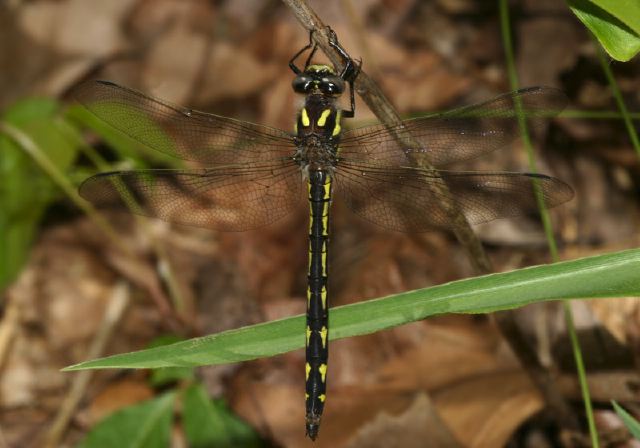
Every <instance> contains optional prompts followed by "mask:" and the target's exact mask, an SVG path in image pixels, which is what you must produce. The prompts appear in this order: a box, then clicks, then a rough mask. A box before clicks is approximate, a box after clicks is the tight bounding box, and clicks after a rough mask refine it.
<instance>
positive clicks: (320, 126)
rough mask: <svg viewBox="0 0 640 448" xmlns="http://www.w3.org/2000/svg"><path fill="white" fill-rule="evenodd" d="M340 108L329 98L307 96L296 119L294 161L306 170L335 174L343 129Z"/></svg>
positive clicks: (333, 99) (326, 96)
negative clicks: (332, 172)
mask: <svg viewBox="0 0 640 448" xmlns="http://www.w3.org/2000/svg"><path fill="white" fill-rule="evenodd" d="M340 115H341V114H340V109H339V108H338V107H337V106H336V104H335V98H334V97H332V96H328V95H322V94H320V95H316V94H312V95H307V98H306V100H305V104H304V107H302V109H300V111H299V112H298V116H297V119H296V138H295V143H296V146H297V148H298V150H297V152H296V156H295V159H296V161H297V162H298V164H299V165H300V167H301V168H302V169H303V172H308V170H318V169H322V170H328V171H333V168H335V164H336V154H337V151H338V142H339V140H340V134H341V132H342V128H341V126H340Z"/></svg>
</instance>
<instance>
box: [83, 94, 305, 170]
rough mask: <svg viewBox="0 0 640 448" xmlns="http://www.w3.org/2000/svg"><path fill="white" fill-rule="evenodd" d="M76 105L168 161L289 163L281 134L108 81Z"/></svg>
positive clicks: (286, 139)
mask: <svg viewBox="0 0 640 448" xmlns="http://www.w3.org/2000/svg"><path fill="white" fill-rule="evenodd" d="M74 93H75V97H76V99H77V100H78V101H79V102H80V103H81V104H82V105H83V106H84V107H86V108H87V109H88V110H89V111H91V112H92V113H93V114H95V115H96V116H97V117H98V118H100V119H101V120H103V121H105V122H106V123H108V124H110V125H111V126H113V127H114V128H116V129H118V130H120V131H122V132H124V133H125V134H126V135H128V136H129V137H131V138H133V139H134V140H136V141H138V142H140V143H142V144H143V145H146V146H148V147H150V148H153V149H155V150H156V151H160V152H163V153H166V154H169V155H171V156H173V157H176V158H179V159H184V160H191V161H196V162H200V163H202V164H204V165H209V166H211V165H228V164H235V163H243V162H245V163H246V162H267V161H274V160H281V159H283V158H291V156H292V155H293V153H294V152H295V146H294V144H293V140H292V137H291V136H290V135H289V134H287V133H286V132H284V131H281V130H279V129H275V128H270V127H267V126H260V125H257V124H253V123H248V122H244V121H239V120H234V119H232V118H227V117H221V116H218V115H213V114H208V113H205V112H198V111H195V110H191V109H186V108H182V107H178V106H173V105H171V104H168V103H166V102H164V101H162V100H159V99H156V98H152V97H150V96H147V95H145V94H143V93H141V92H138V91H136V90H133V89H129V88H127V87H122V86H119V85H117V84H114V83H112V82H108V81H95V82H88V83H85V84H83V85H81V86H80V87H79V88H78V89H77V90H76V92H74Z"/></svg>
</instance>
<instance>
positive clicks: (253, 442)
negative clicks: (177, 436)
mask: <svg viewBox="0 0 640 448" xmlns="http://www.w3.org/2000/svg"><path fill="white" fill-rule="evenodd" d="M183 400H184V401H183V409H184V411H183V412H184V415H183V422H184V431H185V435H186V436H187V440H188V441H189V446H190V447H191V448H211V447H220V448H222V447H236V446H241V447H248V448H251V447H259V446H262V443H261V441H260V439H259V438H258V436H257V434H256V433H255V431H254V430H253V428H251V427H250V426H249V425H247V424H246V423H245V422H243V421H242V420H240V419H239V418H238V417H236V416H235V415H234V414H233V413H232V412H231V411H230V410H229V409H228V408H227V406H226V405H225V403H224V402H223V401H222V400H213V401H212V400H211V399H210V398H209V396H208V395H207V392H206V391H205V390H204V388H203V387H202V386H201V385H199V384H194V385H192V386H190V387H189V388H188V389H187V390H186V391H185V392H184V398H183Z"/></svg>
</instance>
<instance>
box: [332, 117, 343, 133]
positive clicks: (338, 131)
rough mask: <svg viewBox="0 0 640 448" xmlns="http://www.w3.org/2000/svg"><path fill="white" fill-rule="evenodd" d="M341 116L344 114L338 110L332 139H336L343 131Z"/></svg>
mask: <svg viewBox="0 0 640 448" xmlns="http://www.w3.org/2000/svg"><path fill="white" fill-rule="evenodd" d="M341 114H342V112H341V111H340V110H338V113H337V114H336V124H335V126H334V127H333V132H332V133H331V136H332V137H335V136H336V135H338V134H339V133H340V132H341V131H342V128H341V127H340V115H341Z"/></svg>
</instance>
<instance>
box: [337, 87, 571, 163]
mask: <svg viewBox="0 0 640 448" xmlns="http://www.w3.org/2000/svg"><path fill="white" fill-rule="evenodd" d="M566 104H567V98H566V96H565V95H564V93H562V91H561V90H558V89H554V88H551V87H532V88H527V89H522V90H517V91H515V92H511V93H507V94H504V95H501V96H498V97H496V98H494V99H492V100H490V101H487V102H484V103H480V104H476V105H472V106H468V107H463V108H461V109H455V110H452V111H449V112H445V113H442V114H437V115H431V116H426V117H421V118H415V119H411V120H405V121H403V122H402V124H400V125H398V126H392V127H386V126H384V125H376V126H368V127H363V128H358V129H354V130H351V131H347V132H345V133H344V134H343V136H342V139H341V143H340V151H339V158H340V160H341V161H342V160H344V161H346V162H352V163H358V162H365V163H368V164H375V165H379V166H418V167H419V166H420V162H421V160H428V161H429V162H430V163H431V164H432V165H433V166H435V167H442V166H446V165H448V164H450V163H453V162H458V161H462V160H468V159H472V158H474V157H478V156H480V155H482V154H486V153H489V152H491V151H494V150H495V149H498V148H500V147H502V146H505V145H506V144H508V143H509V142H511V141H512V140H514V139H515V138H516V137H517V136H518V116H517V114H516V112H515V111H516V110H518V108H519V109H520V111H521V112H522V116H525V117H527V124H528V126H532V127H536V126H541V125H542V124H544V123H545V122H546V121H547V120H545V119H548V118H549V117H550V116H553V115H556V114H557V113H558V112H560V111H561V110H562V109H564V107H565V106H566ZM398 136H399V137H400V138H401V139H402V138H403V137H406V138H409V136H410V137H412V138H413V139H414V141H415V142H416V143H417V145H416V146H413V147H412V146H410V145H407V144H402V143H400V142H399V141H398Z"/></svg>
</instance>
